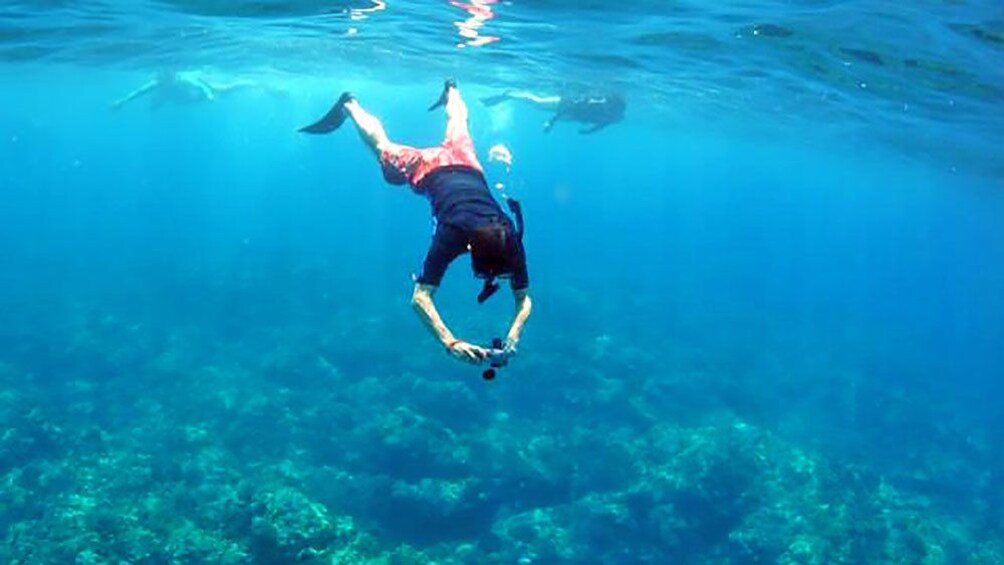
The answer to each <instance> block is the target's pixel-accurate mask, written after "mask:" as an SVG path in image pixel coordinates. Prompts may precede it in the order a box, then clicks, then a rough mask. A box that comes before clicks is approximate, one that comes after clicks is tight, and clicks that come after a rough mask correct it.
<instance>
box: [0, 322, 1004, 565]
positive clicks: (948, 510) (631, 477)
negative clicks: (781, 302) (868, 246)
mask: <svg viewBox="0 0 1004 565" xmlns="http://www.w3.org/2000/svg"><path fill="white" fill-rule="evenodd" d="M74 312H76V315H73V316H65V317H63V318H60V320H62V322H61V323H62V325H57V326H53V325H52V324H49V325H46V326H45V327H44V328H35V330H34V331H35V332H37V333H38V334H41V333H42V332H43V329H44V332H45V335H46V336H47V339H48V340H51V341H52V342H53V343H59V344H63V345H64V346H62V347H56V348H53V349H52V351H59V352H60V353H58V354H56V356H55V357H52V356H49V355H50V352H49V351H47V352H46V354H45V355H42V354H40V353H38V352H37V351H33V350H32V349H31V348H30V347H28V346H25V347H23V348H21V349H17V350H15V349H11V351H13V352H14V353H16V354H14V353H10V354H6V355H4V357H3V359H4V360H3V362H0V482H2V484H3V486H4V488H3V489H0V524H2V525H3V527H4V531H5V543H4V544H2V545H0V561H3V562H6V563H109V562H130V563H233V564H237V563H287V562H307V563H374V564H376V563H385V564H393V565H408V564H418V563H432V562H435V563H441V564H449V563H457V564H459V563H520V564H523V565H527V564H530V563H611V564H612V563H666V562H673V563H692V562H693V563H696V562H701V563H704V562H722V563H725V562H728V563H792V564H795V563H798V564H809V563H863V562H883V563H903V564H907V563H931V564H935V563H991V562H1004V544H1002V543H1001V541H1000V539H1002V536H1001V534H1002V532H1004V518H1002V515H1001V513H1000V507H1001V504H1000V494H999V493H1000V492H1001V489H1000V483H1001V476H1002V473H1001V464H1002V458H1001V455H1000V453H999V450H998V449H997V448H996V447H995V446H994V445H993V444H992V442H989V441H987V440H985V439H982V436H980V434H979V433H978V431H977V430H973V429H967V428H966V424H965V422H963V421H962V420H959V419H955V420H953V419H952V418H950V417H949V414H950V412H949V411H948V410H944V411H942V412H938V410H939V409H938V408H937V407H936V405H935V404H934V403H933V402H932V405H931V406H930V407H929V408H928V411H927V412H926V414H927V415H930V414H938V415H939V416H940V419H939V420H938V421H939V424H938V425H936V426H932V427H931V429H929V430H928V429H924V432H925V433H923V434H917V435H914V436H912V437H909V438H908V437H907V436H905V435H901V436H900V441H902V442H904V443H909V445H905V446H903V447H902V448H901V449H899V451H898V453H900V454H901V457H899V458H891V457H890V458H889V459H888V460H882V459H880V458H869V457H848V456H847V454H846V451H845V450H844V449H840V448H838V447H842V446H835V445H827V444H826V443H819V442H817V443H811V442H805V441H800V440H801V439H804V437H805V435H799V434H794V433H791V432H790V429H791V428H792V427H793V424H792V423H793V422H795V421H797V419H795V416H794V415H792V414H788V415H779V414H777V413H772V412H771V411H770V410H767V409H766V407H767V406H768V405H769V394H768V393H764V392H761V391H758V390H756V389H755V388H754V387H753V386H752V385H751V384H750V382H748V380H747V379H751V377H750V374H749V371H750V369H749V367H750V365H749V363H748V362H747V360H746V358H744V357H743V356H742V355H737V356H736V358H735V359H727V358H722V359H723V360H721V361H718V362H717V364H711V363H709V362H707V361H706V360H704V358H703V356H702V354H701V353H700V351H699V350H697V349H692V348H687V347H684V346H680V347H678V349H676V350H674V351H670V352H667V353H664V354H663V355H662V357H661V358H660V359H658V360H657V359H655V358H654V357H653V356H652V355H650V354H647V353H646V352H645V349H644V348H641V347H633V348H632V347H620V346H619V342H618V337H617V335H616V334H612V335H606V334H604V335H602V336H600V337H599V338H597V339H595V340H593V341H592V342H589V344H588V345H587V346H585V347H586V349H585V350H584V351H583V352H582V355H583V356H584V357H585V358H589V359H591V360H592V362H593V364H592V365H591V366H589V367H570V368H565V367H564V365H563V363H562V362H561V361H562V360H561V359H560V358H559V357H558V356H557V355H555V357H554V358H551V357H549V356H548V354H546V353H540V354H537V355H527V356H526V357H525V359H524V358H521V359H520V360H519V361H520V363H522V365H521V364H516V366H515V367H513V368H511V369H510V373H509V374H506V375H505V376H504V377H503V378H502V379H500V380H499V381H498V382H496V383H492V384H490V385H489V384H486V383H484V382H482V381H481V380H480V379H478V378H477V377H476V375H467V374H466V373H462V372H460V371H459V370H457V371H456V372H451V370H450V369H453V367H452V366H450V367H449V369H444V371H443V374H440V375H434V374H432V371H431V370H430V374H428V375H419V374H417V373H416V372H407V371H402V372H400V373H399V374H396V375H395V374H393V373H389V372H385V371H390V370H391V368H392V367H393V364H392V363H386V364H385V365H378V366H377V367H375V368H374V367H371V366H367V365H365V364H358V363H356V362H355V361H353V360H352V358H351V356H350V357H349V358H348V360H346V361H344V362H343V360H342V359H343V356H344V355H345V354H343V353H339V352H337V351H333V350H332V349H331V348H330V344H331V343H333V342H335V341H337V339H341V338H340V337H338V336H344V335H347V334H348V332H349V331H350V329H349V328H348V327H346V326H340V325H338V324H333V325H331V327H323V328H322V325H321V324H322V323H326V322H322V321H321V320H317V321H316V325H312V324H313V322H312V323H311V324H308V325H305V326H303V327H290V326H288V325H285V324H279V323H277V324H276V325H274V326H269V325H268V324H262V325H261V327H260V328H259V329H257V330H255V332H248V333H246V334H245V335H243V336H242V338H241V339H240V340H237V341H232V340H227V339H225V338H224V337H222V336H221V335H214V334H212V333H209V332H210V331H211V327H209V329H207V326H206V325H205V324H200V323H193V324H191V325H185V324H176V325H173V326H172V327H171V328H170V329H169V330H167V329H164V328H163V327H160V326H157V325H156V324H154V323H148V322H149V321H144V320H128V319H127V318H122V319H120V318H118V317H116V315H113V314H111V313H109V312H105V311H101V310H98V309H97V308H95V309H94V310H93V312H91V313H90V314H88V313H87V312H88V311H87V308H86V307H84V306H81V305H75V306H74ZM376 323H380V322H379V321H378V322H376ZM387 324H388V326H389V325H391V323H390V322H387ZM390 331H391V330H388V332H390ZM377 335H379V332H374V334H373V336H372V337H371V338H368V339H372V340H373V341H372V342H366V341H365V340H364V342H363V343H357V344H354V345H352V347H353V348H355V349H359V350H370V349H373V350H375V349H377V345H378V344H377V337H376V336H377ZM336 338H337V339H336ZM555 339H556V340H559V341H560V340H561V339H562V337H561V336H555ZM418 366H428V367H438V366H439V365H437V364H436V363H435V361H434V360H420V361H419V362H418ZM768 366H770V365H768ZM413 367H414V365H413ZM626 371H630V372H631V374H633V375H639V376H638V377H637V378H634V379H629V378H626V376H625V375H626V373H625V372H626ZM743 371H746V373H743ZM833 375H834V376H833V377H832V378H833V379H846V378H847V377H846V375H845V374H842V373H839V372H834V373H833ZM764 378H765V377H763V376H762V375H758V376H757V379H756V380H757V382H758V383H759V382H762V381H763V380H764ZM751 380H752V379H751ZM772 382H773V383H774V384H775V386H776V387H777V388H775V389H774V393H775V394H776V392H777V390H783V388H784V387H785V386H788V384H787V383H786V380H785V379H784V378H782V377H776V378H774V380H773V381H772ZM820 386H827V385H826V382H825V381H824V380H820ZM862 386H863V385H862ZM791 390H792V393H791V398H795V395H796V393H797V390H796V387H795V385H791ZM740 391H742V392H743V393H742V394H740ZM868 393H869V394H870V395H872V396H873V397H875V398H881V399H882V401H883V402H884V404H883V406H884V409H883V411H881V412H870V413H865V412H864V408H858V407H853V410H854V414H855V416H856V417H858V418H867V420H866V421H868V422H869V426H870V427H875V428H877V429H878V430H884V431H886V432H891V431H897V430H899V431H902V430H906V429H908V428H910V426H914V427H913V429H914V430H916V429H918V428H917V427H916V424H915V420H916V419H917V418H918V416H917V415H916V414H914V413H911V412H910V406H912V404H911V403H910V402H908V401H907V400H905V399H904V398H905V397H904V396H902V395H899V394H898V393H895V392H887V393H885V395H884V396H882V394H883V393H882V391H880V390H878V389H875V390H869V391H868ZM825 398H827V399H829V398H830V397H825ZM815 402H817V400H816V399H815V397H806V398H804V399H803V400H801V401H800V404H799V406H803V407H804V406H808V407H810V408H813V409H815V408H816V406H817V404H815ZM846 402H848V403H851V402H853V399H851V400H846ZM838 408H839V406H838ZM851 408H852V407H851V406H850V404H848V407H847V410H851ZM803 417H804V414H803ZM870 433H877V431H873V432H870ZM865 437H868V436H865ZM956 477H960V478H964V479H965V480H964V484H952V480H953V478H956Z"/></svg>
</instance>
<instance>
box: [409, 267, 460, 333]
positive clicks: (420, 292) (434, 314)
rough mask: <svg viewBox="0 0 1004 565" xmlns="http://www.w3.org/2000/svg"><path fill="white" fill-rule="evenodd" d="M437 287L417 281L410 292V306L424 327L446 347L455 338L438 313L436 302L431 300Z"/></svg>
mask: <svg viewBox="0 0 1004 565" xmlns="http://www.w3.org/2000/svg"><path fill="white" fill-rule="evenodd" d="M436 289H437V287H434V286H432V285H429V284H421V283H418V284H416V285H415V290H414V292H412V294H411V307H412V308H414V309H415V313H417V314H418V318H419V319H420V320H422V323H423V324H425V327H426V328H427V329H428V330H429V331H430V332H431V333H432V335H434V336H436V339H438V340H439V342H440V343H442V344H443V347H448V346H449V345H450V343H452V342H453V341H454V340H455V339H456V338H455V337H454V336H453V332H451V331H450V328H448V327H446V322H444V321H443V318H442V317H441V316H440V315H439V310H437V309H436V303H435V302H433V301H432V296H433V295H434V294H435V293H436Z"/></svg>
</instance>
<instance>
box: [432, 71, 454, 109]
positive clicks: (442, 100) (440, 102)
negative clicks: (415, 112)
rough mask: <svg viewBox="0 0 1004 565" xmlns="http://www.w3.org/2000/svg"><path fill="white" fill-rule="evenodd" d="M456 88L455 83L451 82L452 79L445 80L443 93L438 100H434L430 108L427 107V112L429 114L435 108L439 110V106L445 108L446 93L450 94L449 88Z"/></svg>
mask: <svg viewBox="0 0 1004 565" xmlns="http://www.w3.org/2000/svg"><path fill="white" fill-rule="evenodd" d="M456 87H457V81H455V80H453V79H452V78H448V79H446V80H445V81H444V82H443V93H442V94H440V95H439V99H438V100H436V101H435V103H433V104H432V106H429V111H430V112H431V111H433V110H435V109H436V108H439V107H440V106H446V95H447V93H449V92H450V89H451V88H456Z"/></svg>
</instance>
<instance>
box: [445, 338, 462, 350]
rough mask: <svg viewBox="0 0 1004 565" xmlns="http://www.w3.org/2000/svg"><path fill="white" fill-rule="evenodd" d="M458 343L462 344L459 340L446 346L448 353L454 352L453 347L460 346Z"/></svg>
mask: <svg viewBox="0 0 1004 565" xmlns="http://www.w3.org/2000/svg"><path fill="white" fill-rule="evenodd" d="M458 343H460V340H459V339H455V340H453V341H451V342H450V344H449V345H447V346H446V351H448V352H449V351H452V350H453V346H454V345H456V344H458Z"/></svg>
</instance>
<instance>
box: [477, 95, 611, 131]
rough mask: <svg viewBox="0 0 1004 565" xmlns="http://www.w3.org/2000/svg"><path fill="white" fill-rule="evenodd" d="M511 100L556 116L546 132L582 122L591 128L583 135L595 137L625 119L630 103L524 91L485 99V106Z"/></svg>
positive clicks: (547, 124) (604, 98) (547, 126)
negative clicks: (595, 134) (556, 126)
mask: <svg viewBox="0 0 1004 565" xmlns="http://www.w3.org/2000/svg"><path fill="white" fill-rule="evenodd" d="M510 100H515V101H520V102H525V103H528V104H531V105H533V106H536V107H538V108H541V109H543V110H549V111H552V112H554V114H553V115H552V116H551V118H550V119H549V120H547V121H546V122H544V131H545V132H548V131H551V128H553V127H554V124H555V123H556V122H559V121H562V122H579V123H583V124H587V125H590V126H591V127H588V128H586V129H583V130H579V133H582V134H587V133H595V132H597V131H599V130H601V129H603V128H605V127H607V126H609V125H611V124H615V123H617V122H619V121H621V120H623V119H624V110H625V109H626V108H627V102H626V101H625V100H624V97H623V96H621V95H619V94H604V95H591V96H589V95H581V96H547V95H540V94H534V93H533V92H527V91H523V90H507V91H505V92H503V93H502V94H499V95H496V96H489V97H487V98H482V99H481V102H482V103H483V104H484V105H485V106H495V105H497V104H501V103H503V102H508V101H510Z"/></svg>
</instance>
